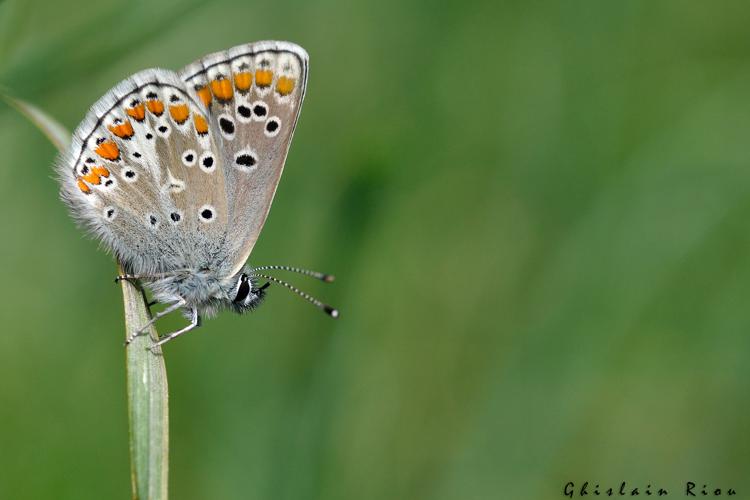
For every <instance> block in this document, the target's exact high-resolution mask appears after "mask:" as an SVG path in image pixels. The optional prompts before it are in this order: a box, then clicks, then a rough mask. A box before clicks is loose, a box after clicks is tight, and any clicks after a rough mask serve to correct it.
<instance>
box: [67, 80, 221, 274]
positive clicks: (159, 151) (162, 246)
mask: <svg viewBox="0 0 750 500" xmlns="http://www.w3.org/2000/svg"><path fill="white" fill-rule="evenodd" d="M207 116H208V113H207V110H206V108H205V107H204V106H203V104H202V103H201V102H200V101H196V100H194V99H193V97H191V96H190V95H189V93H188V92H187V89H186V87H185V84H184V82H183V81H182V80H181V79H180V78H178V76H177V75H176V74H175V73H174V72H172V71H168V70H163V69H153V70H146V71H142V72H140V73H137V74H135V75H133V76H131V77H130V78H128V79H126V80H124V81H123V82H121V83H120V84H119V85H117V86H116V87H115V88H114V89H112V90H111V91H110V92H108V93H107V94H105V95H104V97H102V98H101V99H100V100H99V101H98V102H97V103H96V104H94V106H93V107H92V108H91V110H90V111H89V113H88V115H87V116H86V118H85V119H84V121H83V122H82V123H81V124H80V125H79V126H78V128H77V129H76V131H75V132H74V134H73V141H72V145H71V149H70V151H69V152H68V154H67V155H65V156H64V157H63V158H62V159H61V161H59V162H58V166H57V172H58V176H59V178H60V182H61V186H62V189H61V195H62V197H63V199H64V200H65V201H66V202H67V203H68V205H69V206H70V208H71V210H72V212H73V214H74V216H75V218H76V219H77V220H78V221H79V222H80V223H82V224H83V225H84V226H85V227H86V228H87V229H88V230H89V232H90V233H92V234H93V235H94V236H95V237H97V238H98V239H100V240H101V241H102V243H103V244H104V246H106V247H107V248H108V249H109V250H110V251H111V252H113V253H114V254H115V255H116V256H117V257H118V259H119V260H120V261H121V262H122V263H123V264H124V265H125V266H126V268H127V269H128V270H129V271H130V272H135V273H139V274H141V273H145V274H150V273H154V272H166V271H171V270H176V269H184V268H187V267H193V266H202V265H204V264H205V263H206V262H212V259H214V260H215V256H216V255H217V254H221V251H222V248H223V247H224V245H225V234H226V227H227V220H228V214H227V206H226V194H225V184H224V177H223V176H222V175H221V173H220V169H219V166H218V161H219V156H218V154H217V151H218V145H217V144H216V143H215V142H214V141H213V138H212V136H211V135H210V134H209V133H208V132H209V130H208V118H207ZM213 158H215V161H213V162H212V161H210V160H211V159H213Z"/></svg>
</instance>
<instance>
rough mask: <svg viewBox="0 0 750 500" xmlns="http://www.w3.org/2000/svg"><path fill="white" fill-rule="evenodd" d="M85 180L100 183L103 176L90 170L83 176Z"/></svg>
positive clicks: (90, 182) (95, 183)
mask: <svg viewBox="0 0 750 500" xmlns="http://www.w3.org/2000/svg"><path fill="white" fill-rule="evenodd" d="M81 178H82V179H83V180H84V181H86V182H88V183H89V184H94V185H97V186H98V185H99V184H101V182H102V178H101V177H100V176H99V175H98V174H97V173H95V172H93V171H92V172H89V173H88V174H86V175H84V176H83V177H81Z"/></svg>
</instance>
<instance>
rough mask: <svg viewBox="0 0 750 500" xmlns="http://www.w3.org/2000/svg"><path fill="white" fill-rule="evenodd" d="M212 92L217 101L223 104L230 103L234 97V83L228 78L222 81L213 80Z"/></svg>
mask: <svg viewBox="0 0 750 500" xmlns="http://www.w3.org/2000/svg"><path fill="white" fill-rule="evenodd" d="M211 92H213V94H214V96H215V97H216V99H217V100H219V101H221V102H225V101H229V100H230V99H232V97H234V90H232V82H230V81H229V80H227V79H226V78H222V79H221V80H211Z"/></svg>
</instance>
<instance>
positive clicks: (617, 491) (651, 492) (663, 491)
mask: <svg viewBox="0 0 750 500" xmlns="http://www.w3.org/2000/svg"><path fill="white" fill-rule="evenodd" d="M669 492H670V490H668V489H667V488H662V487H659V488H657V487H652V486H651V485H650V484H649V485H647V486H646V487H645V488H643V487H638V486H632V485H628V484H627V483H626V482H625V481H623V482H622V483H620V484H619V485H618V486H609V485H605V486H603V487H602V486H600V485H599V484H591V483H589V482H588V481H585V482H583V483H580V485H577V484H576V483H574V482H573V481H568V482H567V483H565V486H564V487H563V495H565V496H566V497H569V498H575V497H586V496H589V495H591V496H604V497H615V496H617V497H625V496H628V497H637V496H641V495H644V496H657V497H664V496H668V495H669ZM677 494H682V495H684V496H686V497H708V496H711V497H718V496H733V495H736V494H737V491H736V490H735V489H734V488H719V487H716V486H709V485H707V484H704V485H703V486H701V485H699V484H697V483H694V482H692V481H686V482H685V484H684V486H683V487H682V488H680V489H679V491H678V492H677Z"/></svg>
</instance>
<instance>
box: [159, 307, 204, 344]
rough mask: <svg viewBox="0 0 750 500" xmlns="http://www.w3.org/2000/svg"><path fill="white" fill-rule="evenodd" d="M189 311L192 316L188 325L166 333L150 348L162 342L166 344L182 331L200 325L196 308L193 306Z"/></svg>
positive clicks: (184, 331)
mask: <svg viewBox="0 0 750 500" xmlns="http://www.w3.org/2000/svg"><path fill="white" fill-rule="evenodd" d="M191 312H192V318H191V321H190V324H189V325H188V326H186V327H185V328H183V329H181V330H177V331H176V332H172V333H170V334H169V335H166V336H165V337H162V338H160V339H159V342H157V343H155V344H154V345H153V346H151V349H153V348H154V347H158V346H160V345H162V344H166V343H167V342H169V341H170V340H172V339H173V338H175V337H178V336H180V335H182V334H183V333H187V332H189V331H190V330H193V329H195V328H198V327H199V326H201V318H200V316H198V309H196V308H193V309H192V311H191Z"/></svg>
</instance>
